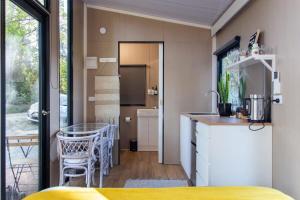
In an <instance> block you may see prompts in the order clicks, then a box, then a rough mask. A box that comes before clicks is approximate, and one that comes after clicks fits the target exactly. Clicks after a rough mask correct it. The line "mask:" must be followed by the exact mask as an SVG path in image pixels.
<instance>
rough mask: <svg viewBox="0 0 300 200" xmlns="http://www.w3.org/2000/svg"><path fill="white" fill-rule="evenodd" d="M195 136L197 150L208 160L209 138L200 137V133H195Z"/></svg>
mask: <svg viewBox="0 0 300 200" xmlns="http://www.w3.org/2000/svg"><path fill="white" fill-rule="evenodd" d="M196 136H197V152H198V153H199V154H200V155H201V156H202V157H204V158H205V159H206V160H208V154H209V140H208V139H207V138H205V137H202V134H201V133H198V132H197V133H196Z"/></svg>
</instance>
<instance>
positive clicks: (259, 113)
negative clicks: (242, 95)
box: [244, 94, 265, 122]
mask: <svg viewBox="0 0 300 200" xmlns="http://www.w3.org/2000/svg"><path fill="white" fill-rule="evenodd" d="M244 107H245V109H247V110H248V113H249V121H251V122H264V121H265V98H264V97H263V96H262V95H259V94H250V98H246V99H245V103H244Z"/></svg>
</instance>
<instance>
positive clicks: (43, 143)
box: [0, 0, 50, 199]
mask: <svg viewBox="0 0 300 200" xmlns="http://www.w3.org/2000/svg"><path fill="white" fill-rule="evenodd" d="M11 2H12V3H14V4H15V5H17V6H18V7H20V8H21V9H23V10H24V11H25V12H27V13H28V14H30V15H32V16H33V17H34V18H35V19H36V20H37V21H39V23H40V25H41V26H40V33H39V38H40V40H39V48H40V62H39V99H40V101H41V103H39V119H41V120H40V124H39V136H40V138H39V141H40V144H39V190H41V189H44V188H47V187H49V180H50V179H49V178H50V177H49V175H50V166H49V163H50V160H49V155H50V153H49V152H50V134H49V130H50V129H49V127H50V121H49V119H50V115H49V114H48V115H45V116H44V115H42V113H41V111H42V110H45V111H49V108H50V93H49V92H50V88H49V87H50V86H49V63H50V12H49V11H48V10H47V9H46V8H45V7H44V6H42V5H41V4H39V3H37V2H36V1H32V0H30V1H25V0H11ZM49 3H50V1H49ZM47 5H48V4H47ZM5 6H6V2H5V1H1V2H0V10H1V20H0V22H1V28H0V30H1V32H0V34H1V35H0V44H1V57H0V59H1V71H0V73H1V94H0V100H1V110H0V112H1V115H0V118H1V137H0V140H1V142H0V144H1V146H0V151H1V172H0V173H1V179H0V181H1V199H5V196H6V189H5V188H6V173H5V171H6V155H5V154H6V145H5V132H6V99H5V95H6V88H5V84H6V80H5V78H6V74H5V67H6V66H5V62H6V58H5V56H6V54H5V38H6V37H5V15H6V12H5V11H6V9H5Z"/></svg>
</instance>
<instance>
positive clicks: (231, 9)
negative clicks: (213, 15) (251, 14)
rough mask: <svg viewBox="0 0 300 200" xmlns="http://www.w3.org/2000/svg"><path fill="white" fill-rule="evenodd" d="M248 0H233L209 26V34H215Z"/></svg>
mask: <svg viewBox="0 0 300 200" xmlns="http://www.w3.org/2000/svg"><path fill="white" fill-rule="evenodd" d="M249 2H250V0H235V2H233V3H232V5H231V6H230V7H229V8H228V9H227V10H226V11H225V12H224V14H223V15H222V16H221V17H220V18H219V19H218V20H217V21H216V22H215V23H214V25H213V26H212V27H211V36H214V35H216V33H217V32H218V31H219V30H221V29H222V28H223V27H224V26H225V25H226V24H227V23H228V22H229V21H230V20H231V19H232V18H233V17H234V16H235V15H236V14H237V13H238V12H239V11H240V10H241V9H242V8H243V7H244V6H245V5H246V4H247V3H249Z"/></svg>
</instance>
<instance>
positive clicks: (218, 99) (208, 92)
mask: <svg viewBox="0 0 300 200" xmlns="http://www.w3.org/2000/svg"><path fill="white" fill-rule="evenodd" d="M210 93H215V94H216V95H217V96H218V98H217V113H219V108H218V107H219V106H218V104H219V103H220V94H219V92H217V91H216V90H208V91H207V92H206V93H205V96H208V94H210Z"/></svg>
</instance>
